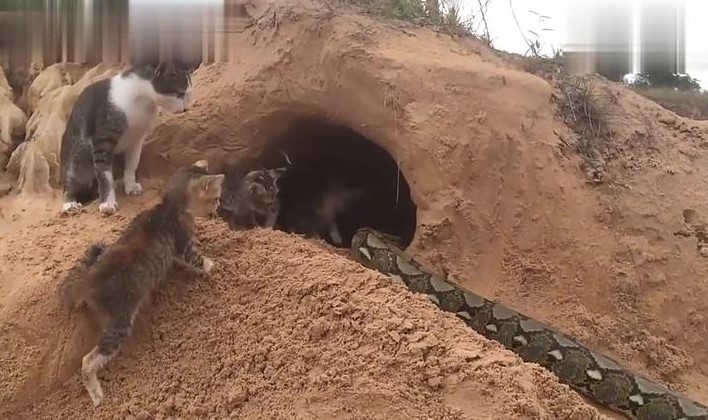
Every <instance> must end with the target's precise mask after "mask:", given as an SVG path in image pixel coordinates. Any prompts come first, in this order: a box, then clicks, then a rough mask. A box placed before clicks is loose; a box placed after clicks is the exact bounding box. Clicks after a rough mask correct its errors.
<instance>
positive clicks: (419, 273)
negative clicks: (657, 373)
mask: <svg viewBox="0 0 708 420" xmlns="http://www.w3.org/2000/svg"><path fill="white" fill-rule="evenodd" d="M351 250H352V251H353V253H354V257H355V258H356V259H357V260H358V261H359V262H361V263H362V264H363V265H365V266H367V267H368V268H371V269H373V270H376V271H379V272H381V273H383V274H385V275H388V276H391V277H393V278H397V279H400V280H401V281H402V282H403V283H404V284H405V285H406V286H407V287H408V289H410V290H411V291H412V292H416V293H423V294H425V295H426V296H427V297H428V298H429V299H430V300H431V301H432V302H433V303H434V304H435V305H437V306H438V307H439V308H440V309H442V310H443V311H447V312H451V313H454V314H456V315H457V316H458V317H459V318H460V319H461V320H462V321H464V322H465V323H466V324H467V325H468V326H469V327H471V328H472V329H473V330H475V331H476V332H478V333H479V334H481V335H483V336H485V337H487V338H489V339H492V340H495V341H497V342H499V343H501V344H502V345H503V346H504V347H506V348H508V349H509V350H511V351H513V352H514V353H516V354H517V355H519V356H520V357H521V359H523V360H524V361H526V362H532V363H537V364H539V365H541V366H543V367H544V368H546V369H548V370H549V371H551V372H553V373H554V374H555V375H556V376H557V377H558V378H559V379H560V380H561V382H563V383H565V384H567V385H569V386H570V387H571V388H572V389H574V390H575V391H576V392H579V393H581V394H583V395H585V396H587V397H589V398H591V399H592V400H594V401H596V402H597V403H599V404H601V405H603V406H605V407H607V408H609V409H611V410H613V411H615V412H619V413H622V414H624V415H626V416H627V417H629V418H630V419H633V420H708V408H707V407H706V406H704V405H702V404H699V403H698V402H695V401H691V400H690V399H688V398H686V397H684V396H681V395H679V394H677V393H674V392H672V391H671V390H669V389H668V388H666V387H664V386H663V385H660V384H658V383H655V382H652V381H650V380H649V379H646V378H644V377H642V376H639V375H636V374H634V373H631V372H629V371H628V370H626V369H624V368H622V367H621V366H620V365H619V364H618V363H617V362H615V361H614V360H612V359H610V358H609V357H606V356H603V355H601V354H598V353H596V352H593V351H591V350H588V349H587V348H586V347H584V346H583V345H581V344H579V343H577V342H576V341H574V340H573V339H571V338H569V337H568V336H566V335H564V334H562V333H560V332H558V331H555V330H553V329H552V328H550V327H549V326H546V325H544V324H542V323H540V322H538V321H535V320H533V319H531V318H529V317H527V316H525V315H523V314H520V313H518V312H515V311H513V310H511V309H509V308H506V307H504V306H502V305H499V304H497V303H494V302H492V301H489V300H487V299H484V298H483V297H481V296H479V295H476V294H474V293H472V292H470V291H468V290H465V289H463V288H461V287H459V286H457V285H455V284H453V283H452V282H450V281H448V280H447V278H444V277H442V276H440V275H437V274H433V273H431V272H429V271H425V268H423V267H422V265H421V264H419V263H418V262H416V261H415V260H413V259H412V258H411V257H409V256H408V255H406V254H405V253H404V252H403V251H402V250H401V249H400V247H399V246H398V245H397V244H396V241H395V237H392V236H391V235H387V234H383V233H381V232H378V231H376V230H373V229H369V228H362V229H359V230H358V231H357V233H356V234H355V235H354V237H353V239H352V245H351Z"/></svg>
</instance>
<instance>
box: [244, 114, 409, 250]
mask: <svg viewBox="0 0 708 420" xmlns="http://www.w3.org/2000/svg"><path fill="white" fill-rule="evenodd" d="M280 121H281V122H282V121H283V120H280ZM285 121H286V125H285V127H283V128H282V129H281V130H277V131H278V133H273V134H272V136H273V137H270V136H268V137H266V138H267V139H268V140H269V141H267V143H266V146H265V148H264V149H263V151H262V153H261V155H260V157H259V158H258V159H257V161H258V164H259V166H260V167H264V168H277V167H282V166H284V165H285V164H286V160H285V157H284V156H283V154H282V152H284V153H286V154H287V155H288V157H289V158H290V161H291V165H290V166H289V167H288V170H287V171H286V172H285V174H284V175H283V176H282V177H281V178H280V179H279V182H278V187H279V191H280V192H279V199H280V203H281V205H280V213H279V217H278V219H277V223H276V225H275V228H276V229H280V230H283V231H286V232H292V233H296V234H306V236H312V235H307V233H308V232H307V231H308V230H310V234H311V233H312V230H313V227H312V226H319V227H317V228H314V230H317V234H318V236H320V237H321V238H322V239H323V240H325V241H327V242H329V243H330V244H332V245H334V246H338V247H349V246H350V245H351V239H352V237H353V235H354V233H355V232H356V231H357V229H359V228H361V227H371V228H374V229H377V230H380V231H382V232H385V233H389V234H392V235H396V236H398V237H399V238H400V245H401V246H402V247H407V246H408V245H409V244H410V243H411V241H412V240H413V236H414V235H415V230H416V222H417V221H416V210H417V208H416V205H415V204H414V203H413V200H412V199H411V191H410V186H409V185H408V182H407V180H406V179H405V177H404V176H403V174H402V173H401V172H400V170H399V168H398V165H397V163H396V161H395V160H394V159H393V157H392V156H391V155H390V154H389V153H388V152H387V151H386V150H384V149H383V148H382V147H380V146H378V145H377V144H375V143H374V142H373V141H371V140H369V139H368V138H366V137H364V136H362V135H361V134H359V133H357V132H356V131H354V130H352V129H351V128H349V127H346V126H342V125H337V124H334V123H332V122H329V121H327V120H322V119H318V118H310V117H308V118H303V117H301V118H291V119H289V120H285ZM266 131H267V130H266ZM274 131H275V130H274ZM323 215H324V216H323ZM326 220H332V221H333V222H334V226H336V229H334V230H332V229H331V224H329V223H324V224H323V223H322V222H323V221H326ZM337 236H339V237H340V240H336V237H337Z"/></svg>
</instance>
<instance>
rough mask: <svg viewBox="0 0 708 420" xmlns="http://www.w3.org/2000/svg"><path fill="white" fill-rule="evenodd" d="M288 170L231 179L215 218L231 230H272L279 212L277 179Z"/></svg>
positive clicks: (251, 174) (266, 171) (278, 169)
mask: <svg viewBox="0 0 708 420" xmlns="http://www.w3.org/2000/svg"><path fill="white" fill-rule="evenodd" d="M286 170H287V167H283V168H276V169H258V170H254V171H250V172H248V173H247V174H246V175H245V176H243V177H242V178H238V177H237V176H235V175H234V176H230V177H229V180H228V182H227V184H226V185H225V188H224V189H223V191H222V197H221V204H220V206H219V210H218V214H219V215H220V216H221V217H222V218H223V219H224V220H226V221H227V222H228V223H229V226H230V227H231V228H232V229H252V228H255V227H259V226H264V227H267V228H272V227H273V226H274V225H275V222H276V220H277V218H278V214H279V212H280V201H279V199H278V179H279V178H280V177H281V176H282V175H283V174H284V173H285V171H286Z"/></svg>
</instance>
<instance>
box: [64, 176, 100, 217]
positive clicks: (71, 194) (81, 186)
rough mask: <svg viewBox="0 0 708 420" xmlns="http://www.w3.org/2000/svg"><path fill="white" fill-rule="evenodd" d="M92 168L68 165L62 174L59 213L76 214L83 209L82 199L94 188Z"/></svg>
mask: <svg viewBox="0 0 708 420" xmlns="http://www.w3.org/2000/svg"><path fill="white" fill-rule="evenodd" d="M94 181H95V174H94V171H93V168H78V167H70V168H68V170H66V173H65V174H64V181H63V184H64V185H63V192H62V205H61V213H62V214H64V215H74V214H78V213H80V212H81V211H82V210H83V204H82V203H81V202H82V199H85V198H87V197H88V196H90V195H91V193H92V189H93V188H94Z"/></svg>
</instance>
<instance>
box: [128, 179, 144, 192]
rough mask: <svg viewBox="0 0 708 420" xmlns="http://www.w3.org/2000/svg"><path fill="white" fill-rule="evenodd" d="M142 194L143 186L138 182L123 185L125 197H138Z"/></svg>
mask: <svg viewBox="0 0 708 420" xmlns="http://www.w3.org/2000/svg"><path fill="white" fill-rule="evenodd" d="M142 193H143V186H142V185H140V183H139V182H134V183H132V184H125V194H126V195H140V194H142Z"/></svg>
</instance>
